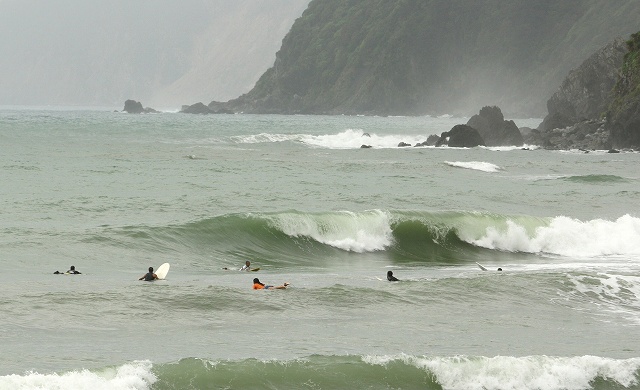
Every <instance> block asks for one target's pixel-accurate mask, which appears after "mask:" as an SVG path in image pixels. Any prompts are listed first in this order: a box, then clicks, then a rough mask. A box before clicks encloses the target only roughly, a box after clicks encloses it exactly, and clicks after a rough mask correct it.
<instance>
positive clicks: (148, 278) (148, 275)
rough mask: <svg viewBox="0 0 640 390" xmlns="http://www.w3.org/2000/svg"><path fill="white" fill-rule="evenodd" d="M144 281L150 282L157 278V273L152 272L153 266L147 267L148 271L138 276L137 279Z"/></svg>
mask: <svg viewBox="0 0 640 390" xmlns="http://www.w3.org/2000/svg"><path fill="white" fill-rule="evenodd" d="M143 279H144V281H145V282H150V281H152V280H156V279H158V275H156V274H154V273H153V267H149V272H147V273H146V274H144V275H142V277H140V279H138V280H143Z"/></svg>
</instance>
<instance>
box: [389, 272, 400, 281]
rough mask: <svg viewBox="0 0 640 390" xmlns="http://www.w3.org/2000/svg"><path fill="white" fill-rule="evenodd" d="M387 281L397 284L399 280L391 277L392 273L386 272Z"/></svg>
mask: <svg viewBox="0 0 640 390" xmlns="http://www.w3.org/2000/svg"><path fill="white" fill-rule="evenodd" d="M387 280H388V281H390V282H399V281H400V279H398V278H396V277H395V276H393V272H392V271H387Z"/></svg>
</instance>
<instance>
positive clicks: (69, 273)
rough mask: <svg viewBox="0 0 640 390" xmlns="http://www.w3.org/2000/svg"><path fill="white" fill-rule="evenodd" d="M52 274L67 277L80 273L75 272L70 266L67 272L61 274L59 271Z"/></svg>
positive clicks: (74, 268) (73, 267)
mask: <svg viewBox="0 0 640 390" xmlns="http://www.w3.org/2000/svg"><path fill="white" fill-rule="evenodd" d="M53 274H54V275H64V274H67V275H80V272H78V271H76V267H75V266H73V265H72V266H71V268H70V269H69V271H67V272H65V273H62V272H60V271H56V272H54V273H53Z"/></svg>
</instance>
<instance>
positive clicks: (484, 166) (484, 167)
mask: <svg viewBox="0 0 640 390" xmlns="http://www.w3.org/2000/svg"><path fill="white" fill-rule="evenodd" d="M444 163H445V164H447V165H450V166H452V167H456V168H466V169H475V170H478V171H483V172H499V171H500V170H501V169H500V167H499V166H497V165H495V164H491V163H488V162H483V161H468V162H462V161H453V162H452V161H445V162H444Z"/></svg>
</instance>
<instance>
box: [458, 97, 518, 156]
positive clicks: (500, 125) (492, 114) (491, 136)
mask: <svg viewBox="0 0 640 390" xmlns="http://www.w3.org/2000/svg"><path fill="white" fill-rule="evenodd" d="M467 126H471V127H473V128H474V129H476V130H478V133H480V135H481V136H482V139H484V142H485V143H486V145H487V146H522V145H523V144H524V140H523V138H522V134H521V133H520V130H519V129H518V126H517V125H516V124H515V122H514V121H506V120H504V115H502V110H500V108H499V107H496V106H493V107H489V106H486V107H483V108H482V109H481V110H480V113H479V114H477V115H474V116H472V117H471V119H469V121H468V122H467Z"/></svg>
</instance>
